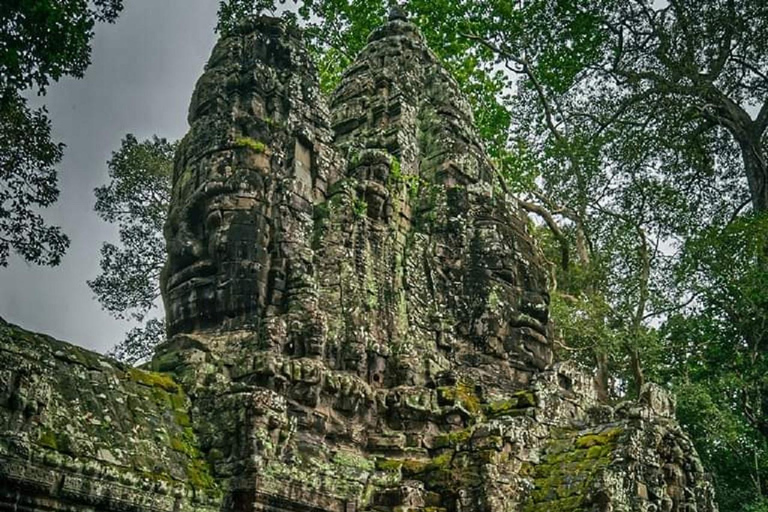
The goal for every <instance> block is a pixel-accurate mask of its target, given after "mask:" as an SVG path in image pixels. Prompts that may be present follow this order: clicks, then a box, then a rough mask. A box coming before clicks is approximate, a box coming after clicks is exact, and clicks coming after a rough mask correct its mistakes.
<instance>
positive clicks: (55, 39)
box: [0, 0, 122, 266]
mask: <svg viewBox="0 0 768 512" xmlns="http://www.w3.org/2000/svg"><path fill="white" fill-rule="evenodd" d="M121 9H122V0H95V1H94V2H88V1H87V0H66V1H50V0H47V1H46V0H41V1H35V2H30V1H26V0H8V1H5V2H3V3H2V5H0V266H7V264H8V258H9V256H10V253H11V251H14V252H16V253H17V254H19V256H21V257H22V258H23V259H25V260H26V261H29V262H32V263H36V264H39V265H57V264H58V263H59V262H60V261H61V257H62V256H63V254H64V252H65V251H66V249H67V247H68V246H69V239H68V238H67V236H66V235H64V234H63V233H62V232H61V229H60V228H58V227H54V226H48V225H46V223H45V221H44V220H43V217H42V216H41V215H40V214H39V213H38V209H39V208H45V207H47V206H50V205H51V204H53V203H54V202H55V201H56V199H57V198H58V194H59V191H58V187H57V179H56V170H55V168H54V166H55V165H56V164H58V163H59V161H60V160H61V157H62V151H63V148H64V146H63V144H57V143H54V142H52V141H51V125H50V121H49V120H48V117H47V112H46V110H45V109H44V108H40V109H37V110H31V109H30V108H29V107H28V106H27V101H26V99H25V98H24V97H22V96H21V93H22V92H23V91H25V90H29V89H32V90H37V92H38V93H39V94H44V93H45V90H46V87H47V86H48V85H49V84H50V82H51V81H52V80H53V81H56V80H58V79H59V78H61V77H62V76H65V75H71V76H75V77H78V78H79V77H82V76H83V73H84V72H85V69H86V68H87V67H88V65H89V64H90V41H91V39H92V37H93V26H94V24H95V23H96V22H97V21H106V22H112V21H114V20H115V19H116V17H117V15H118V14H119V13H120V10H121Z"/></svg>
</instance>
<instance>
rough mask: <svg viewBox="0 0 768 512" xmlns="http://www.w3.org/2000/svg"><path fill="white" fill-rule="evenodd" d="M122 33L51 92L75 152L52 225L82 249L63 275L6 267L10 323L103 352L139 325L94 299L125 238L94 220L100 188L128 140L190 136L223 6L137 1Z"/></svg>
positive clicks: (1, 280)
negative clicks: (112, 252) (105, 250)
mask: <svg viewBox="0 0 768 512" xmlns="http://www.w3.org/2000/svg"><path fill="white" fill-rule="evenodd" d="M125 4H126V5H125V10H124V12H123V13H122V15H121V16H120V18H118V20H117V23H116V24H114V25H99V26H97V27H96V37H95V38H94V41H93V54H92V64H91V66H90V67H89V68H88V70H87V71H86V74H85V78H83V79H81V80H73V79H65V80H62V81H61V82H60V83H58V84H54V85H53V86H52V87H50V89H49V91H48V95H47V96H46V97H45V98H43V99H42V102H43V103H44V104H46V105H47V106H48V111H49V113H50V118H51V120H52V121H53V129H54V137H55V139H56V140H58V141H61V142H64V143H65V144H66V145H67V148H66V149H65V154H64V159H63V161H62V163H61V165H60V166H59V184H60V189H61V196H60V198H59V202H58V204H57V205H56V206H55V207H53V208H50V209H48V210H47V211H46V217H47V218H48V219H49V220H50V221H51V222H52V223H56V224H60V225H61V226H63V227H64V229H65V231H66V233H67V234H68V235H69V236H70V238H71V239H72V245H71V246H70V249H69V251H68V252H67V254H66V256H65V258H64V261H63V262H62V264H61V265H60V266H58V267H54V268H45V267H37V266H31V265H27V264H26V263H24V262H22V261H20V260H18V259H13V260H12V261H11V263H10V265H9V266H8V267H7V268H4V269H3V268H0V316H2V317H3V318H4V319H5V320H7V321H9V322H12V323H16V324H19V325H21V326H23V327H25V328H27V329H30V330H34V331H41V332H45V333H47V334H51V335H52V336H55V337H57V338H60V339H63V340H66V341H70V342H72V343H75V344H78V345H82V346H86V347H88V348H91V349H95V350H98V351H105V350H107V349H109V348H110V347H111V346H112V345H114V343H115V342H116V341H118V340H119V339H121V338H122V335H123V333H124V332H125V330H126V329H127V328H128V327H130V326H129V324H128V323H127V322H123V321H118V320H114V319H112V318H111V317H110V316H109V315H108V314H107V313H105V312H104V311H102V310H101V309H100V307H99V305H98V303H97V302H96V301H95V300H94V298H93V294H92V293H91V290H90V289H89V288H88V286H87V285H86V283H85V281H86V279H91V278H93V277H95V276H96V275H97V273H98V262H99V248H100V246H101V243H102V242H103V241H104V240H107V239H113V238H114V237H115V230H114V229H112V227H111V226H109V225H108V224H106V223H104V222H102V221H101V220H100V219H99V218H98V217H97V216H96V215H95V214H94V213H93V203H94V196H93V189H94V187H97V186H99V185H102V184H104V183H106V181H107V171H106V161H107V159H109V157H110V155H111V152H112V151H113V150H115V149H116V148H117V147H118V146H119V143H120V139H121V138H122V137H123V135H125V134H126V133H133V134H135V135H136V136H137V137H139V138H140V139H142V138H145V137H149V136H150V135H152V134H158V135H160V136H163V137H167V138H169V139H175V138H179V137H181V136H182V135H184V133H185V131H186V130H187V122H186V114H187V106H188V104H189V99H190V97H191V95H192V88H193V87H194V84H195V81H196V80H197V78H198V76H200V74H201V73H202V70H203V66H204V64H205V61H206V60H207V58H208V55H209V53H210V51H211V48H212V47H213V44H214V42H215V35H214V33H213V27H214V25H215V23H216V8H217V5H218V2H216V1H215V0H127V1H126V2H125Z"/></svg>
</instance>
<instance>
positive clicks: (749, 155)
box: [737, 134, 768, 213]
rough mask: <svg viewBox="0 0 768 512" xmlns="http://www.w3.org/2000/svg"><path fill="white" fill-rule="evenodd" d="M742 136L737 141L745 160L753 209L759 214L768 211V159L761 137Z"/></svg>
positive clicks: (745, 170)
mask: <svg viewBox="0 0 768 512" xmlns="http://www.w3.org/2000/svg"><path fill="white" fill-rule="evenodd" d="M740 135H742V136H738V135H737V140H738V142H739V148H740V149H741V157H742V159H743V160H744V172H746V174H747V184H748V185H749V194H750V196H751V197H752V207H753V209H754V210H755V212H757V213H760V212H765V211H768V158H767V157H766V154H765V150H764V149H763V147H762V145H761V144H760V137H759V135H757V136H751V135H746V134H740Z"/></svg>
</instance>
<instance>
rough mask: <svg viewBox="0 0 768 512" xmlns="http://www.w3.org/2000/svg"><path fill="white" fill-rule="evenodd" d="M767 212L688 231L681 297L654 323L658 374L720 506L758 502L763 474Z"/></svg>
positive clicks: (748, 506)
mask: <svg viewBox="0 0 768 512" xmlns="http://www.w3.org/2000/svg"><path fill="white" fill-rule="evenodd" d="M767 243H768V216H766V215H761V216H746V217H744V218H739V219H736V220H735V221H733V222H731V223H729V224H728V225H726V226H725V227H717V226H715V227H712V228H710V229H707V230H705V231H703V232H702V233H701V234H699V235H698V236H696V237H691V238H690V239H689V240H688V242H687V243H686V245H685V247H684V257H683V258H682V260H681V262H680V263H679V265H678V267H677V269H676V276H675V277H676V281H677V282H678V283H679V284H680V285H681V286H683V287H684V288H685V289H686V290H688V291H689V293H691V294H692V296H691V298H692V300H691V302H690V305H689V306H688V307H687V308H686V309H684V310H681V311H679V312H676V313H675V314H673V315H671V316H670V317H669V318H668V320H667V321H666V322H665V323H664V325H663V327H662V334H663V336H664V348H665V351H666V357H665V363H664V364H663V365H659V366H660V368H659V376H660V378H662V379H664V380H666V381H667V382H668V383H669V384H670V385H671V386H672V388H673V389H674V390H675V392H676V393H677V397H678V417H679V418H680V421H681V422H682V423H683V424H684V426H685V427H686V429H687V431H688V432H689V433H690V435H691V437H692V438H693V441H694V443H695V445H696V448H697V449H698V451H699V453H700V454H701V456H702V458H703V460H704V464H705V466H706V467H708V468H710V469H711V470H712V471H713V472H714V477H715V484H716V488H717V496H718V501H719V502H720V505H721V508H722V509H723V510H743V511H747V510H750V511H751V510H764V507H765V505H766V495H765V488H764V484H763V483H762V482H765V479H766V478H768V379H766V375H768V358H766V348H768V330H767V329H766V328H767V327H768V286H767V285H768V257H766V252H765V250H766V247H768V245H767Z"/></svg>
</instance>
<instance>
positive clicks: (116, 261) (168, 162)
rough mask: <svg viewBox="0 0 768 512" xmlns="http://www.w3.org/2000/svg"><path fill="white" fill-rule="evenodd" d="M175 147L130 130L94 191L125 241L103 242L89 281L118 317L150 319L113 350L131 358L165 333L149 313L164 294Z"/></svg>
mask: <svg viewBox="0 0 768 512" xmlns="http://www.w3.org/2000/svg"><path fill="white" fill-rule="evenodd" d="M175 149H176V143H175V142H168V141H166V140H165V139H161V138H158V137H157V136H154V137H152V138H151V139H147V140H144V141H139V140H137V139H136V137H134V136H133V135H130V134H129V135H126V136H125V138H124V139H123V140H122V142H121V146H120V149H118V150H117V151H116V152H114V153H113V154H112V158H111V159H110V160H109V162H108V168H109V176H110V178H111V180H110V182H109V183H108V184H107V185H105V186H102V187H99V188H97V189H95V191H94V192H95V194H96V205H95V206H94V210H95V211H96V213H97V214H98V215H99V216H100V217H101V218H102V219H104V220H105V221H107V222H110V223H112V224H116V225H117V227H118V234H119V238H120V243H119V244H118V245H115V244H112V243H109V242H105V243H104V244H103V245H102V247H101V261H100V266H101V274H99V275H98V276H97V277H96V278H95V279H93V280H91V281H88V286H90V287H91V290H93V292H94V293H95V294H96V297H97V299H98V301H99V303H101V306H102V307H103V308H104V309H105V310H106V311H108V312H109V313H110V314H111V315H113V316H114V317H116V318H120V319H132V320H134V321H138V322H146V323H145V325H144V326H143V327H137V328H134V329H132V330H131V331H129V333H128V335H127V336H126V338H125V340H123V341H122V342H120V343H119V344H118V345H117V347H115V349H113V351H112V354H113V355H115V356H117V357H118V358H120V359H122V360H124V361H127V362H130V363H134V362H136V361H138V360H140V359H143V358H145V357H147V356H149V355H150V354H151V351H152V348H153V347H154V346H155V345H156V344H157V343H158V341H159V340H161V339H162V338H163V336H164V332H163V327H162V325H163V324H162V321H161V320H158V319H155V318H149V319H147V316H148V315H149V313H150V312H151V311H152V309H153V308H154V306H155V303H156V301H157V299H158V298H159V297H160V285H159V282H160V272H161V270H162V268H163V265H164V263H165V240H164V239H163V224H164V223H165V218H166V215H167V211H168V204H169V201H170V193H171V176H172V172H173V154H174V152H175Z"/></svg>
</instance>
